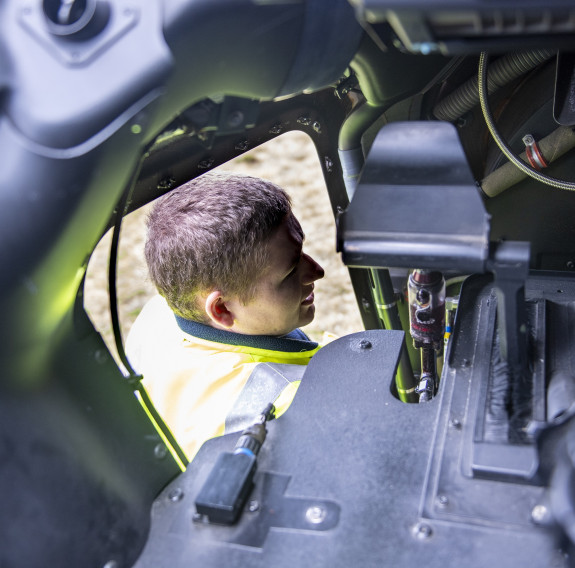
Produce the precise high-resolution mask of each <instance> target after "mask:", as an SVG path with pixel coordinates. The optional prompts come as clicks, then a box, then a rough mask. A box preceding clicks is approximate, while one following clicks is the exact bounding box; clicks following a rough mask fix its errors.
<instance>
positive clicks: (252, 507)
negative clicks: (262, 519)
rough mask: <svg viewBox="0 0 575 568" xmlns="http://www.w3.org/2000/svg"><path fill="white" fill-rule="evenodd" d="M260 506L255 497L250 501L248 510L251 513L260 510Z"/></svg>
mask: <svg viewBox="0 0 575 568" xmlns="http://www.w3.org/2000/svg"><path fill="white" fill-rule="evenodd" d="M259 508H260V504H259V503H258V502H257V501H256V500H255V499H253V500H252V501H250V502H249V503H248V511H249V512H250V513H255V512H256V511H258V510H259Z"/></svg>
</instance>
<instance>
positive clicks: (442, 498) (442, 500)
mask: <svg viewBox="0 0 575 568" xmlns="http://www.w3.org/2000/svg"><path fill="white" fill-rule="evenodd" d="M437 502H438V503H439V505H440V506H441V507H447V505H449V498H448V497H447V495H438V496H437Z"/></svg>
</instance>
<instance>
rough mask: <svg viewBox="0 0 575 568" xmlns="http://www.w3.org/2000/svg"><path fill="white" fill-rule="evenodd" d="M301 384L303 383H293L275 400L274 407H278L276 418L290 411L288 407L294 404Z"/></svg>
mask: <svg viewBox="0 0 575 568" xmlns="http://www.w3.org/2000/svg"><path fill="white" fill-rule="evenodd" d="M300 383H301V381H293V382H292V383H290V384H289V385H288V386H287V387H286V388H285V389H284V390H283V391H282V392H281V393H280V395H279V396H278V397H277V398H276V399H275V400H274V406H275V407H276V418H279V417H280V416H281V415H282V414H283V413H284V412H285V411H286V410H287V409H288V406H289V405H290V404H291V403H292V401H293V398H294V396H295V393H296V391H297V389H298V387H299V384H300Z"/></svg>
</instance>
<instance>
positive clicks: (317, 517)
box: [305, 505, 327, 525]
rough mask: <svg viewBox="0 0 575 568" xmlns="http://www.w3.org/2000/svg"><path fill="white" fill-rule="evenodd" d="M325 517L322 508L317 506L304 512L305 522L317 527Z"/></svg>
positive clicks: (324, 511) (325, 512) (325, 513)
mask: <svg viewBox="0 0 575 568" xmlns="http://www.w3.org/2000/svg"><path fill="white" fill-rule="evenodd" d="M326 515H327V511H326V510H325V509H324V508H323V507H320V506H319V505H313V506H312V507H309V508H308V509H307V511H306V512H305V518H306V521H308V522H309V523H312V524H314V525H319V524H320V523H323V521H324V520H325V517H326Z"/></svg>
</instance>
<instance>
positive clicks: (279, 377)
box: [126, 296, 319, 460]
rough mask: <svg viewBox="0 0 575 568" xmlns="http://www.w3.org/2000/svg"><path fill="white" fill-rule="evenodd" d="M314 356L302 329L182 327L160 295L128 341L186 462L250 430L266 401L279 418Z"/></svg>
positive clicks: (129, 350) (148, 306)
mask: <svg viewBox="0 0 575 568" xmlns="http://www.w3.org/2000/svg"><path fill="white" fill-rule="evenodd" d="M318 349H319V346H318V344H317V343H315V342H313V341H310V340H309V338H308V337H307V336H306V335H305V333H303V332H302V331H301V330H299V329H298V330H295V331H294V332H292V333H290V334H289V335H287V336H283V337H272V336H262V335H243V334H239V333H233V332H229V331H224V330H219V329H215V328H212V327H210V326H207V325H204V324H201V323H198V322H194V321H190V320H185V319H183V318H180V317H178V316H175V315H174V313H173V312H172V311H171V310H170V308H169V307H168V305H167V304H166V302H165V300H164V299H163V298H162V297H160V296H156V297H154V298H152V299H151V300H150V301H149V302H148V303H147V304H146V305H145V306H144V309H143V310H142V312H141V313H140V315H139V316H138V318H137V319H136V321H135V322H134V325H133V326H132V329H131V330H130V333H129V335H128V339H127V342H126V351H127V355H128V359H129V361H130V363H131V365H132V366H133V367H134V368H135V369H136V370H137V371H138V372H139V373H141V374H142V375H143V377H144V378H143V385H144V387H145V388H146V390H147V392H148V394H149V395H150V398H151V399H152V401H153V403H154V406H155V407H156V409H157V410H158V412H159V413H160V415H161V416H162V418H163V419H164V421H165V422H166V424H167V425H168V427H169V428H170V430H171V431H172V433H173V434H174V436H175V438H176V440H177V441H178V443H179V444H180V446H181V447H182V449H183V450H184V452H185V453H186V455H187V457H188V459H190V460H191V459H192V458H193V456H194V455H195V454H196V452H197V451H198V450H199V448H200V446H201V445H202V444H203V442H204V441H206V440H207V439H209V438H213V437H214V436H221V435H222V434H224V433H225V434H227V433H230V432H236V431H241V430H243V429H244V428H246V427H247V426H248V425H250V424H252V423H253V422H254V420H255V419H256V417H257V416H258V415H259V414H260V413H261V412H262V411H263V410H264V408H265V407H266V405H267V404H268V403H270V402H271V403H274V405H275V406H276V416H279V415H281V414H282V413H283V412H284V411H285V410H286V408H287V407H288V406H289V404H290V403H291V401H292V399H293V396H294V395H295V391H296V390H297V387H298V386H299V383H300V379H301V376H302V374H303V370H304V368H303V367H302V365H307V363H308V362H309V360H310V359H311V357H312V356H313V355H314V354H315V353H316V352H317V351H318Z"/></svg>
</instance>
